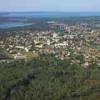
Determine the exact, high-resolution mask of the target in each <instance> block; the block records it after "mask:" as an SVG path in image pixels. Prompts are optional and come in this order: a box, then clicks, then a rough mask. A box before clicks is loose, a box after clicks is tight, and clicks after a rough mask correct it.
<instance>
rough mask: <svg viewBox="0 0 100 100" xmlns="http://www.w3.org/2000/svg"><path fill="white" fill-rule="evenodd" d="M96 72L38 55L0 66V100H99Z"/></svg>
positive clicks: (97, 69) (50, 56) (99, 79)
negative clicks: (38, 56) (28, 59)
mask: <svg viewBox="0 0 100 100" xmlns="http://www.w3.org/2000/svg"><path fill="white" fill-rule="evenodd" d="M99 76H100V69H99V67H98V66H97V65H93V67H92V68H91V69H84V68H83V67H82V66H81V65H78V64H71V63H70V60H63V61H62V60H59V59H57V58H55V57H54V56H53V55H42V56H41V57H40V58H35V59H32V60H31V61H28V62H25V61H16V62H11V63H9V64H7V63H0V100H100V77H99Z"/></svg>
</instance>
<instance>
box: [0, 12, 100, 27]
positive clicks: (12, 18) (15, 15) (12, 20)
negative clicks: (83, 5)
mask: <svg viewBox="0 0 100 100" xmlns="http://www.w3.org/2000/svg"><path fill="white" fill-rule="evenodd" d="M74 16H75V17H76V16H78V17H82V16H84V17H87V16H100V12H7V13H6V12H5V13H0V19H1V18H4V20H3V21H2V19H1V21H0V29H6V28H11V27H22V26H26V25H32V23H27V24H26V23H24V22H25V21H27V20H28V19H29V18H48V17H49V18H53V17H55V18H59V17H74ZM25 18H26V19H25Z"/></svg>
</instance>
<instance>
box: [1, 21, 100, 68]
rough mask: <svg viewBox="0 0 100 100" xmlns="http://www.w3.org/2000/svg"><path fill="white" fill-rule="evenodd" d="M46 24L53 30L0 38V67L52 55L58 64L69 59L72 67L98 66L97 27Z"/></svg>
mask: <svg viewBox="0 0 100 100" xmlns="http://www.w3.org/2000/svg"><path fill="white" fill-rule="evenodd" d="M47 23H48V24H49V27H50V28H51V29H55V30H40V31H38V30H36V31H32V30H19V31H12V32H9V31H7V32H6V34H8V35H7V36H5V37H4V36H2V35H0V49H1V53H0V63H2V62H8V63H9V62H10V61H14V60H22V59H23V60H25V61H27V60H29V59H32V58H34V57H40V56H41V55H45V54H52V55H54V56H55V57H56V58H58V59H61V60H64V59H68V60H70V61H71V63H72V64H73V63H75V64H81V65H82V66H83V67H84V68H89V67H92V65H93V64H97V65H99V66H100V29H99V28H97V27H99V25H98V24H89V23H78V24H73V25H72V24H71V25H70V24H65V23H61V22H55V21H48V22H47ZM0 34H2V32H1V33H0ZM12 34H13V35H12Z"/></svg>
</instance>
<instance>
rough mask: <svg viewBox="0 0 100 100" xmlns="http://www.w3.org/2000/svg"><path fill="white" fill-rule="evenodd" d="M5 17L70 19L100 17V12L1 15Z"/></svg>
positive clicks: (13, 13) (11, 13) (0, 14)
mask: <svg viewBox="0 0 100 100" xmlns="http://www.w3.org/2000/svg"><path fill="white" fill-rule="evenodd" d="M0 16H5V17H68V16H100V12H9V13H0Z"/></svg>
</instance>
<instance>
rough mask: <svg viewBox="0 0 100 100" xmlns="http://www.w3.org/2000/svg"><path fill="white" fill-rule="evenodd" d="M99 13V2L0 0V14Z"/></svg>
mask: <svg viewBox="0 0 100 100" xmlns="http://www.w3.org/2000/svg"><path fill="white" fill-rule="evenodd" d="M16 11H17V12H24V11H50V12H51V11H54V12H100V0H0V12H16Z"/></svg>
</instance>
